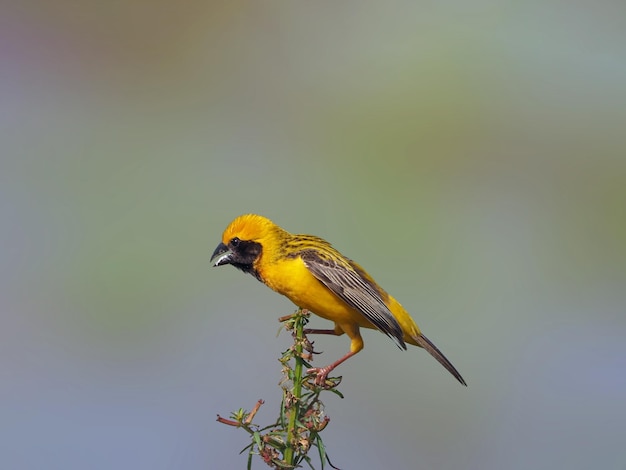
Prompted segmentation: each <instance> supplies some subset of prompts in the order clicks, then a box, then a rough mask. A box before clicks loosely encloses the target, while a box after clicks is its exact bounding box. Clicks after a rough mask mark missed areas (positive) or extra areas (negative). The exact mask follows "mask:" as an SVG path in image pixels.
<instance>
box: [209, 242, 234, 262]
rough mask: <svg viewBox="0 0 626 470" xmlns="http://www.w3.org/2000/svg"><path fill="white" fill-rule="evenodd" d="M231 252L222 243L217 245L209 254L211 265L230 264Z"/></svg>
mask: <svg viewBox="0 0 626 470" xmlns="http://www.w3.org/2000/svg"><path fill="white" fill-rule="evenodd" d="M232 256H233V252H232V251H231V250H230V249H229V248H228V247H227V246H226V245H224V244H223V243H220V244H219V245H217V248H216V249H215V251H214V252H213V255H211V264H213V266H222V265H223V264H230V262H231V260H232Z"/></svg>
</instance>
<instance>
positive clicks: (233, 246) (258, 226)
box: [211, 214, 281, 277]
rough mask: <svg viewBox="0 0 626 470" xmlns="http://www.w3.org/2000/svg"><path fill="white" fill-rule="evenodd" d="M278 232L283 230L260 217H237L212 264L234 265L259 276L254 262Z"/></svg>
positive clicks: (213, 257) (224, 236) (212, 257)
mask: <svg viewBox="0 0 626 470" xmlns="http://www.w3.org/2000/svg"><path fill="white" fill-rule="evenodd" d="M277 230H281V229H280V228H279V227H278V226H277V225H275V224H274V223H273V222H272V221H271V220H269V219H267V218H265V217H262V216H260V215H255V214H246V215H241V216H239V217H237V218H236V219H235V220H233V221H232V222H231V223H230V224H229V225H228V227H226V230H224V233H223V235H222V243H220V244H219V245H217V248H216V249H215V251H214V252H213V255H212V256H211V264H213V266H223V265H225V264H232V265H233V266H235V267H236V268H238V269H241V270H242V271H245V272H249V273H251V274H254V275H257V274H256V272H255V269H254V262H255V261H256V260H257V259H258V258H259V257H260V256H261V254H262V252H263V241H264V240H266V239H267V238H268V237H270V236H271V235H272V234H273V233H276V231H277ZM257 277H258V276H257Z"/></svg>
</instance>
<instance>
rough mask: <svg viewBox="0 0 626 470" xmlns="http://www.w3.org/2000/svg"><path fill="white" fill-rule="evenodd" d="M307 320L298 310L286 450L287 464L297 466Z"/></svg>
mask: <svg viewBox="0 0 626 470" xmlns="http://www.w3.org/2000/svg"><path fill="white" fill-rule="evenodd" d="M305 323H306V318H305V316H304V315H303V312H302V309H300V310H298V312H297V313H296V316H295V321H294V331H295V336H296V337H295V341H294V344H295V353H294V358H295V361H296V366H295V368H294V374H293V391H292V393H293V404H292V406H291V408H290V410H289V423H288V425H287V447H286V448H285V455H284V457H285V462H287V463H288V464H290V465H293V466H295V465H296V462H295V460H296V453H295V449H294V447H295V446H294V444H296V442H297V440H298V431H297V429H298V428H297V424H296V421H297V419H298V416H299V415H300V399H301V398H302V370H303V369H304V360H303V359H302V352H303V347H302V344H303V339H304V324H305Z"/></svg>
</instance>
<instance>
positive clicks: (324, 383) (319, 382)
mask: <svg viewBox="0 0 626 470" xmlns="http://www.w3.org/2000/svg"><path fill="white" fill-rule="evenodd" d="M332 370H333V369H332V368H329V367H312V368H310V369H307V371H306V372H307V374H308V375H309V376H314V377H315V378H314V379H313V383H314V384H315V385H316V386H317V387H322V388H333V387H336V386H337V385H339V382H341V377H331V378H330V379H329V378H328V374H329V373H330V372H331V371H332Z"/></svg>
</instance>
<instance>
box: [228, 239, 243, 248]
mask: <svg viewBox="0 0 626 470" xmlns="http://www.w3.org/2000/svg"><path fill="white" fill-rule="evenodd" d="M240 241H241V240H239V238H237V237H235V238H233V239H232V240H231V241H230V244H231V245H232V246H234V247H236V246H237V245H239V242H240Z"/></svg>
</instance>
